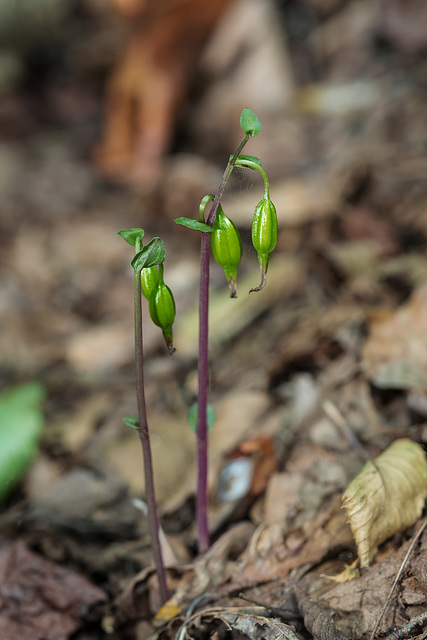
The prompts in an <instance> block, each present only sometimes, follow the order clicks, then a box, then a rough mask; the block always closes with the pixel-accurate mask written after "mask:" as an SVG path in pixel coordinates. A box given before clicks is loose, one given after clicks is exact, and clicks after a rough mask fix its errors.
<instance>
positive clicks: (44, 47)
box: [0, 0, 427, 586]
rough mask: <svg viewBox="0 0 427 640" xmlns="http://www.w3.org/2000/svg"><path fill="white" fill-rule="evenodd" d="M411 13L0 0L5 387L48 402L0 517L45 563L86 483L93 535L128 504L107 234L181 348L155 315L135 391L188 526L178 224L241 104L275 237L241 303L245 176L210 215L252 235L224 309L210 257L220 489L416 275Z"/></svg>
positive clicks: (420, 162) (187, 256) (417, 69)
mask: <svg viewBox="0 0 427 640" xmlns="http://www.w3.org/2000/svg"><path fill="white" fill-rule="evenodd" d="M426 24H427V5H426V3H425V2H424V1H423V0H376V1H375V0H280V1H279V0H203V1H201V0H156V1H154V0H109V2H107V1H106V0H38V2H33V1H32V0H15V1H12V0H0V33H1V37H0V41H1V47H0V382H1V385H2V387H4V388H7V387H9V386H10V385H17V384H20V383H24V382H28V381H34V380H36V381H38V382H41V383H42V384H43V386H44V388H45V391H46V402H45V418H46V426H45V429H44V431H43V438H42V443H41V448H40V453H39V455H38V458H37V461H36V463H35V464H34V465H33V466H32V468H31V471H30V474H29V475H27V476H26V483H25V484H23V485H22V484H21V485H20V486H19V488H15V492H14V493H13V494H11V495H9V496H8V497H7V502H6V503H5V513H6V514H7V513H8V509H9V507H11V506H13V505H15V504H16V503H19V504H20V500H22V499H24V498H25V499H26V500H27V501H28V502H27V503H26V505H27V506H26V509H28V504H29V505H30V507H31V509H30V511H28V510H27V511H25V513H26V518H27V520H25V518H24V519H23V516H22V513H21V512H19V513H20V523H21V525H20V526H22V523H23V522H27V525H26V526H27V529H26V531H27V535H29V536H32V540H33V543H34V544H36V546H37V545H39V547H42V546H43V545H44V546H43V548H44V550H45V552H46V553H47V555H50V556H54V555H55V553H56V552H57V549H58V547H57V546H56V547H55V549H56V551H55V552H54V551H52V548H50V551H49V545H48V544H47V543H44V542H41V541H43V540H45V538H43V536H42V535H41V534H40V528H37V527H39V525H40V522H41V521H44V522H47V521H49V522H50V523H51V525H52V527H53V529H52V530H53V531H55V530H56V529H55V527H57V526H59V524H58V522H60V523H62V525H63V524H64V522H67V523H68V524H67V526H68V527H69V528H70V530H71V531H72V532H74V533H75V532H76V531H79V527H80V529H81V527H82V526H83V525H82V524H81V522H80V520H79V518H83V516H82V513H81V509H82V506H81V505H82V502H80V503H78V504H79V505H80V506H77V507H76V506H75V502H76V500H75V498H76V495H77V494H78V495H79V498H80V499H81V500H82V501H83V495H84V496H85V499H87V503H85V504H87V505H89V506H87V513H86V512H85V513H86V515H85V516H84V518H85V522H86V524H85V525H84V526H85V527H86V529H85V531H86V532H88V531H89V532H90V531H92V532H93V531H95V532H98V533H99V527H98V529H97V528H96V527H97V526H98V525H96V524H95V523H94V522H93V521H91V519H90V518H91V515H90V514H92V513H93V510H94V506H93V505H94V504H95V505H96V506H97V507H99V505H100V504H101V505H103V506H104V507H105V505H109V504H110V503H111V501H112V504H113V505H114V509H117V508H118V507H117V500H118V498H117V496H123V495H124V494H126V495H127V492H130V495H132V496H140V495H142V491H143V486H142V474H141V469H140V464H141V459H140V456H141V454H140V451H139V443H138V442H137V439H136V437H134V436H135V434H134V433H133V432H132V433H130V434H129V433H128V431H130V430H126V428H125V427H124V426H123V425H122V422H121V418H122V416H125V415H133V414H135V399H134V388H133V385H134V382H133V311H132V309H133V300H132V279H133V274H132V271H131V268H130V264H129V263H130V260H131V257H132V256H131V248H130V247H128V246H126V245H125V243H124V242H123V241H122V240H121V239H120V238H119V237H118V236H117V231H118V230H119V229H122V228H127V227H133V226H135V227H136V226H138V227H143V228H144V229H145V231H146V237H147V238H148V239H151V237H152V236H153V235H160V236H161V237H162V238H163V239H164V241H165V243H166V255H167V259H166V263H165V280H166V282H167V284H169V286H171V288H172V289H173V291H174V294H175V299H176V303H177V320H176V325H175V346H176V347H177V353H176V354H175V355H174V356H173V358H169V356H168V355H167V353H166V349H165V346H164V344H163V341H162V336H161V332H160V331H159V330H158V328H157V327H154V326H152V324H151V323H150V322H149V321H148V318H147V321H146V322H145V343H146V354H147V358H148V361H147V369H146V375H147V390H148V401H149V410H150V412H151V416H152V423H153V432H154V438H153V447H154V450H155V456H156V460H157V472H156V473H157V482H158V490H159V501H160V503H161V505H162V507H163V513H164V514H165V518H166V516H167V514H169V520H168V521H167V525H168V527H169V529H168V530H169V532H172V533H173V532H174V531H175V533H176V532H180V531H182V530H184V529H185V528H186V527H188V526H189V524H191V519H192V511H191V508H190V511H189V513H190V515H188V514H187V512H186V511H185V510H182V505H188V504H190V506H191V495H192V487H193V484H192V483H193V482H194V476H193V475H192V474H193V469H192V465H193V463H194V441H193V434H192V433H191V431H190V430H189V429H188V428H187V427H186V426H185V415H186V411H187V409H188V406H189V405H190V404H191V402H193V401H194V398H195V396H196V393H197V389H196V379H195V363H196V349H197V295H198V294H197V288H198V269H199V267H198V238H197V234H195V233H194V232H191V231H188V230H186V229H183V228H179V227H177V226H176V225H174V223H173V219H174V218H176V217H178V216H189V217H196V216H197V208H198V204H199V202H200V200H201V198H202V197H203V196H204V195H205V194H206V193H210V192H215V190H216V188H217V186H218V184H219V181H220V179H221V175H222V172H223V169H224V167H225V164H226V162H227V159H228V157H229V154H230V153H232V152H233V151H234V150H235V149H236V147H237V145H238V144H239V141H240V139H241V131H240V128H239V116H240V112H241V110H242V109H243V108H244V107H250V108H251V109H252V110H253V111H254V112H255V113H256V114H257V115H258V117H259V119H260V120H261V122H262V127H263V128H262V132H261V134H260V135H259V136H258V137H257V138H256V139H254V140H251V141H250V142H249V143H248V145H247V147H246V152H247V153H248V154H252V155H258V156H259V157H260V158H261V159H262V162H263V166H264V167H265V169H266V170H267V172H268V174H269V176H270V179H271V197H272V200H273V202H274V203H275V205H276V208H277V212H278V218H279V241H278V246H277V249H276V251H275V253H274V254H273V255H272V257H271V267H270V270H269V275H268V279H267V286H266V288H265V290H264V291H262V292H261V293H260V294H259V295H258V296H251V297H249V296H248V295H247V291H248V290H249V288H251V287H252V286H254V285H256V284H257V283H258V282H259V273H258V264H257V258H256V254H255V252H254V251H253V249H251V243H250V228H251V221H252V214H253V209H254V206H255V204H256V203H257V202H258V200H259V199H260V196H261V194H262V185H261V184H260V179H259V177H258V176H254V175H252V174H250V175H249V173H248V172H243V171H239V172H237V171H236V172H235V175H234V174H233V178H232V180H231V181H230V184H229V186H228V187H227V191H226V194H225V197H224V201H223V203H224V209H225V212H226V213H227V214H228V215H229V216H230V217H231V218H232V219H233V221H234V222H235V223H236V225H237V226H238V228H239V230H240V232H241V235H242V239H243V244H244V256H243V260H242V264H241V269H240V272H239V281H238V294H239V298H238V300H237V301H230V300H229V299H228V297H227V285H226V282H225V279H224V275H223V273H222V271H221V270H220V269H219V268H217V267H216V266H215V265H213V268H212V294H213V301H212V308H211V321H212V326H211V337H212V344H211V358H212V371H211V384H212V399H213V401H214V402H216V407H217V413H218V423H217V427H216V428H215V430H214V431H213V434H212V452H213V453H212V458H213V463H212V465H213V466H212V469H213V471H212V475H213V480H212V482H213V483H215V481H216V480H215V478H216V476H218V473H219V471H218V470H219V468H220V467H221V465H223V463H224V456H226V454H227V455H228V453H229V452H230V451H233V448H235V447H236V446H238V444H239V442H240V441H241V439H242V438H243V436H245V437H246V436H247V434H248V433H250V432H251V430H253V431H254V430H255V431H256V433H257V434H258V435H263V437H265V438H266V439H267V442H268V438H271V437H273V435H277V433H278V432H279V431H278V430H280V428H281V426H282V425H283V411H284V410H285V408H286V407H287V406H288V403H289V402H290V399H292V398H294V400H295V398H297V399H298V398H300V396H299V395H298V394H299V393H302V394H303V395H302V396H301V397H302V398H304V402H303V404H304V406H305V407H306V408H307V407H308V409H307V410H309V409H310V410H311V409H312V408H313V406H314V405H312V404H310V402H309V399H310V398H312V397H313V395H310V394H311V393H313V394H314V395H315V391H316V388H317V387H316V385H317V381H318V379H319V376H321V373H322V372H323V371H324V369H325V367H327V366H329V365H331V364H332V363H336V362H337V361H339V362H341V360H340V358H341V357H343V356H344V355H347V356H348V355H349V354H353V357H354V358H355V359H356V360H357V361H358V362H359V361H360V352H359V350H358V345H359V346H360V344H361V343H360V340H362V337H363V336H365V335H366V330H367V329H366V327H367V323H368V321H369V318H370V314H371V312H372V310H373V309H376V308H377V307H381V308H386V309H388V310H390V309H395V308H397V307H398V306H399V305H401V304H404V303H405V302H406V301H407V300H408V299H409V297H410V295H411V294H412V292H413V291H414V290H415V289H416V288H417V287H418V286H419V285H421V284H423V283H424V282H425V281H426V279H427V258H426V253H425V247H426V234H427V215H426V207H427V183H426V180H425V176H426V174H427V159H426V150H427V109H426V106H425V105H426V102H427V100H426V97H427V57H426V53H427V30H426V29H425V25H426ZM423 317H424V316H423ZM408 326H409V325H408ZM408 331H410V330H409V329H408ZM420 333H421V332H420ZM425 349H426V345H425V344H424V343H422V344H421V343H420V346H418V347H416V348H415V349H414V353H415V352H417V353H418V354H424V355H425ZM424 355H422V358H424ZM420 357H421V356H420ZM372 358H373V359H374V360H375V357H374V356H372ZM425 361H426V363H427V356H426V358H425ZM335 375H337V374H335ZM342 375H343V376H344V373H343V374H342ZM370 375H375V374H374V373H372V372H371V374H370ZM301 376H303V377H302V378H301ZM304 376H305V377H304ZM307 376H308V378H307ZM338 378H339V376H338V377H337V378H334V380H338ZM295 380H296V381H297V382H298V381H299V382H301V380H302V381H303V382H302V383H301V384H302V387H299V386H298V384H299V383H298V384H297V385H296V387H295V386H292V384H293V383H294V382H295ZM307 380H308V387H307V384H306V383H307ZM366 380H369V376H368V378H366V379H365V384H367V382H366ZM304 381H305V382H304ZM399 384H401V385H402V384H404V383H403V382H402V381H400V383H399ZM304 385H306V386H304ZM295 389H297V390H295ZM298 389H299V391H298ZM301 389H302V391H301ZM295 394H296V395H295ZM307 394H308V395H307ZM382 401H384V402H386V400H385V399H384V398H382ZM387 401H388V400H387ZM381 406H383V405H381ZM384 406H388V405H387V404H386V405H384ZM387 415H388V416H389V417H392V416H393V415H395V414H394V413H393V411H392V410H391V409H390V412H389V414H387ZM399 415H402V413H401V414H399ZM423 415H424V414H423ZM260 425H262V427H261V426H260ZM264 444H265V443H264ZM266 450H267V453H266V456H267V457H268V456H270V457H271V451H270V450H269V449H268V446H267V448H266ZM268 451H270V453H268ZM273 457H274V456H273ZM274 464H275V463H274ZM274 464H273V462H271V468H273V467H274ZM93 470H96V477H95V476H93V475H91V474H92V473H94V471H93ZM76 474H77V476H76ZM82 474H83V475H82ZM100 477H101V478H103V483H104V484H103V483H101V484H99V482H98V480H99V478H100ZM107 479H108V482H109V483H110V484H108V482H107ZM60 481H61V482H62V484H61V485H60V486H61V491H62V493H61V492H59V494H58V495H59V496H60V498H58V499H57V500H56V502H55V499H54V495H53V492H52V487H53V486H55V487H56V488H57V487H58V486H59V485H58V483H59V482H60ZM67 483H68V484H67ZM105 483H107V485H105ZM343 484H345V482H344V481H343ZM100 486H102V487H105V486H108V490H107V489H106V490H105V493H103V491H104V488H103V489H102V491H101V489H100ZM76 487H78V488H76ZM177 487H179V490H178V489H177ZM83 488H84V489H83ZM85 491H86V493H84V492H85ZM123 492H124V493H123ZM112 496H113V497H112ZM72 497H74V507H73V506H72V507H70V508H71V511H72V509H74V511H72V512H66V506H65V505H70V504H71V503H72V502H73V500H72V499H71V498H72ZM91 500H93V501H94V502H91ZM120 500H121V502H120V504H122V505H123V504H124V502H123V499H122V498H120ZM42 506H43V509H44V511H43V514H44V515H43V517H41V516H40V513H42V511H40V509H41V508H42ZM178 508H180V509H181V512H180V513H181V515H180V517H179V518H178V519H177V516H176V513H177V510H178ZM64 510H65V511H64ZM46 513H48V514H50V515H49V517H47V516H46ZM114 513H115V514H116V513H117V512H116V511H114ZM52 514H54V515H52ZM171 514H172V515H171ZM139 516H140V514H139V512H136V511H135V512H132V514H131V515H129V514H127V515H126V516H125V515H122V516H121V517H120V518H119V519H117V517H116V515H114V516H112V515H111V513H109V512H108V513H107V515H106V516H105V518H104V520H102V523H103V524H102V527H103V532H104V533H103V535H105V536H107V537H108V535H110V537H111V538H117V536H119V535H123V536H126V535H130V534H129V531H131V532H132V531H133V532H134V531H135V527H136V529H138V527H139V526H140V524H138V522H139ZM215 517H216V524H217V525H218V526H220V525H221V523H222V522H224V518H225V517H226V516H225V515H224V513H223V512H222V511H221V512H220V513H219V512H218V514H217V516H215ZM46 518H47V519H46ZM49 518H50V519H49ZM186 518H187V519H186ZM12 519H13V518H12ZM34 523H39V524H38V525H37V526H36V525H35V524H34ZM76 523H77V524H76ZM79 523H80V524H79ZM88 523H89V524H88ZM120 523H121V524H120ZM62 525H61V526H62ZM73 527H74V528H73ZM91 527H92V529H91ZM108 527H110V529H109V528H108ZM126 527H128V528H127V529H126ZM132 527H134V529H132ZM83 528H84V527H83ZM20 531H21V533H22V529H21V530H20ZM43 535H44V536H46V531H44V533H43ZM52 535H54V534H52ZM34 540H37V543H35V542H34ZM55 540H56V538H55ZM62 540H64V538H62ZM56 544H59V543H58V541H57V540H56ZM62 544H63V543H62ZM67 553H69V554H71V555H72V554H73V553H77V551H76V549H74V551H70V548H68V551H67ZM65 555H66V554H65ZM178 555H179V554H178ZM60 557H62V556H60ZM80 560H81V562H82V564H84V563H85V562H89V561H88V560H87V559H85V560H84V561H83V560H82V559H80ZM91 562H92V563H94V562H95V560H94V559H93V555H92V560H91ZM135 562H136V561H135ZM138 563H139V564H138ZM138 563H137V564H138V566H139V565H140V562H139V560H138ZM133 566H134V565H132V567H133ZM91 571H94V572H95V571H98V572H101V573H102V571H103V569H102V570H101V569H100V568H99V567H97V568H96V567H95V569H94V568H93V567H92V569H91ZM108 579H109V580H111V576H110V577H109V578H108ZM110 586H111V585H110Z"/></svg>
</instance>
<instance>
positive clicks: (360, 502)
mask: <svg viewBox="0 0 427 640" xmlns="http://www.w3.org/2000/svg"><path fill="white" fill-rule="evenodd" d="M426 495H427V462H426V458H425V455H424V451H423V449H422V448H421V447H420V445H418V444H417V443H415V442H412V441H411V440H408V439H407V438H402V439H400V440H396V441H395V442H393V444H391V445H390V446H389V447H388V448H387V449H386V450H385V451H384V452H383V453H382V454H381V455H380V456H378V457H377V458H375V460H372V461H370V462H368V463H366V465H365V466H364V468H363V469H362V471H361V472H360V473H359V475H358V476H356V478H354V480H353V481H352V482H351V483H350V484H349V486H348V487H347V489H346V490H345V492H344V494H343V497H342V502H343V506H344V508H345V510H346V513H347V518H348V521H349V523H350V527H351V530H352V533H353V536H354V539H355V541H356V544H357V550H358V554H359V558H360V564H361V566H365V567H366V566H369V563H370V561H371V560H372V558H373V556H374V554H375V553H376V551H377V549H378V546H379V545H380V544H381V543H382V542H384V540H386V539H387V538H390V537H391V536H392V535H394V534H395V533H398V532H399V531H403V530H404V529H406V528H407V527H409V526H411V525H412V524H414V523H415V522H416V521H417V519H418V518H419V517H420V515H421V512H422V510H423V507H424V502H425V499H426Z"/></svg>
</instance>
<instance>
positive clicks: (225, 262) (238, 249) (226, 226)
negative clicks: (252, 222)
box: [210, 205, 242, 298]
mask: <svg viewBox="0 0 427 640" xmlns="http://www.w3.org/2000/svg"><path fill="white" fill-rule="evenodd" d="M212 229H213V232H212V233H211V234H210V236H211V249H212V255H213V257H214V258H215V260H216V262H217V263H218V264H219V266H220V267H222V268H223V269H224V272H225V277H226V278H227V281H228V286H229V288H230V298H237V293H236V280H237V267H238V266H239V264H240V260H241V258H242V241H241V239H240V234H239V232H238V231H237V229H236V227H235V225H234V223H233V222H232V221H231V220H230V218H228V217H227V216H226V215H225V213H224V211H223V210H222V207H221V205H219V206H218V211H217V214H216V218H215V221H214V223H213V225H212Z"/></svg>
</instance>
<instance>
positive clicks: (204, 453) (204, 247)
mask: <svg viewBox="0 0 427 640" xmlns="http://www.w3.org/2000/svg"><path fill="white" fill-rule="evenodd" d="M248 140H249V136H246V137H245V138H244V139H243V140H242V142H241V143H240V145H239V147H238V149H237V151H236V153H235V154H234V155H233V156H232V157H231V158H230V159H229V161H228V163H227V166H226V168H225V171H224V174H223V176H222V180H221V182H220V185H219V187H218V191H217V192H216V195H215V198H214V201H213V204H212V207H211V210H210V211H209V215H208V219H207V222H206V224H208V225H209V226H212V225H213V223H214V221H215V216H216V212H217V210H218V205H219V202H220V200H221V198H222V196H223V193H224V189H225V186H226V184H227V182H228V179H229V177H230V175H231V172H232V171H233V169H234V165H235V163H236V160H237V156H238V155H239V154H240V152H241V151H242V149H243V147H244V146H245V144H246V143H247V141H248ZM207 198H208V199H212V198H210V197H207ZM202 202H203V201H202ZM206 202H207V200H206ZM202 222H203V220H202ZM201 236H202V239H201V247H200V290H199V363H198V388H199V393H198V401H197V494H196V514H197V515H196V520H197V533H198V546H199V553H203V552H204V551H206V550H207V549H209V544H210V540H209V526H208V420H207V408H208V388H209V352H208V341H209V263H210V238H209V233H205V232H202V234H201Z"/></svg>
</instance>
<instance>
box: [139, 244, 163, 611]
mask: <svg viewBox="0 0 427 640" xmlns="http://www.w3.org/2000/svg"><path fill="white" fill-rule="evenodd" d="M136 249H137V250H138V251H139V247H138V248H137V247H136ZM135 253H137V251H135ZM134 299H135V366H136V397H137V404H138V422H139V429H138V434H139V439H140V441H141V445H142V456H143V461H144V476H145V494H146V501H147V507H148V529H149V533H150V538H151V547H152V551H153V558H154V565H155V567H156V571H157V578H158V581H159V590H160V598H161V600H162V604H163V603H164V602H166V600H168V598H169V590H168V587H167V583H166V572H165V566H164V563H163V555H162V548H161V545H160V537H159V516H158V513H157V503H156V494H155V489H154V474H153V460H152V455H151V446H150V434H149V430H148V421H147V405H146V401H145V388H144V350H143V335H142V304H141V272H140V271H137V270H135V276H134Z"/></svg>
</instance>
